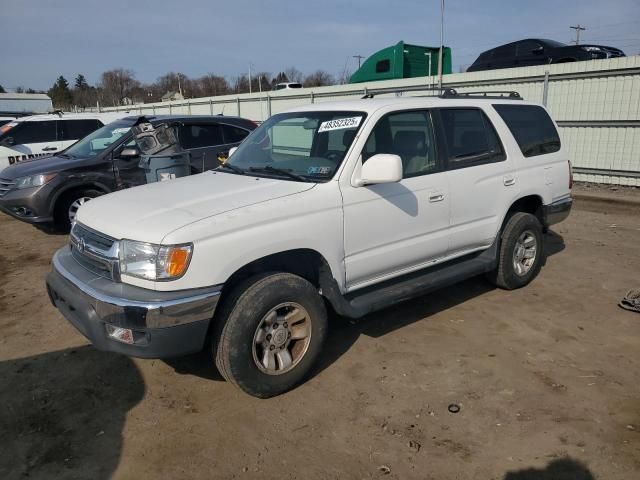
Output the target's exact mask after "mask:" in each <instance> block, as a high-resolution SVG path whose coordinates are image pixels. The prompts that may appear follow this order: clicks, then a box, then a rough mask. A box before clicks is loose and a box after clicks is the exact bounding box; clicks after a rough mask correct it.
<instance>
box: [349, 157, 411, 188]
mask: <svg viewBox="0 0 640 480" xmlns="http://www.w3.org/2000/svg"><path fill="white" fill-rule="evenodd" d="M400 180H402V159H401V158H400V157H399V156H398V155H392V154H389V153H379V154H377V155H374V156H373V157H371V158H369V160H367V161H366V162H365V163H364V165H362V171H361V173H360V181H359V182H358V184H359V185H358V186H364V185H377V184H378V183H395V182H399V181H400Z"/></svg>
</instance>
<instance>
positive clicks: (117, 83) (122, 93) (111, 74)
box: [100, 68, 140, 106]
mask: <svg viewBox="0 0 640 480" xmlns="http://www.w3.org/2000/svg"><path fill="white" fill-rule="evenodd" d="M100 87H101V88H102V96H103V101H104V102H106V103H108V104H111V105H113V106H117V105H125V104H126V103H127V99H129V100H130V101H131V100H132V99H131V93H132V91H133V89H134V88H137V87H140V83H139V82H138V81H137V80H136V79H135V74H134V73H133V71H132V70H125V69H123V68H116V69H114V70H109V71H107V72H104V73H103V74H102V79H101V81H100Z"/></svg>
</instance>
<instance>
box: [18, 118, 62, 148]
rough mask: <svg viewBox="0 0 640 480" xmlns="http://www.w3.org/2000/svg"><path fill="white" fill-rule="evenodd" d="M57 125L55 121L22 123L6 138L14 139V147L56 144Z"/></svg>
mask: <svg viewBox="0 0 640 480" xmlns="http://www.w3.org/2000/svg"><path fill="white" fill-rule="evenodd" d="M56 123H57V122H56V121H55V120H47V121H44V122H20V123H19V124H18V125H16V126H15V127H13V128H12V129H11V130H10V133H9V134H8V135H6V136H7V137H12V138H13V142H14V145H28V144H30V143H44V142H55V141H56V140H57V135H56Z"/></svg>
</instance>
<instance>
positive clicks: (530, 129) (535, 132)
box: [493, 104, 560, 157]
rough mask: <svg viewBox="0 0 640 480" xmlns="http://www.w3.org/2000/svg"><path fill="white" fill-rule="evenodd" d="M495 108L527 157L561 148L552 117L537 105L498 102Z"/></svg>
mask: <svg viewBox="0 0 640 480" xmlns="http://www.w3.org/2000/svg"><path fill="white" fill-rule="evenodd" d="M493 108H495V109H496V111H497V112H498V114H499V115H500V116H501V117H502V120H504V123H506V124H507V127H509V130H510V131H511V133H512V134H513V137H514V138H515V139H516V142H518V146H519V147H520V150H521V151H522V154H523V155H524V156H525V157H535V156H536V155H544V154H547V153H553V152H557V151H558V150H560V136H559V135H558V131H557V130H556V127H555V125H554V124H553V121H552V120H551V117H549V114H548V113H547V112H546V111H545V109H544V108H542V107H538V106H536V105H506V104H497V105H494V106H493Z"/></svg>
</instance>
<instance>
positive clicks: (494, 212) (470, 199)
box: [436, 107, 519, 255]
mask: <svg viewBox="0 0 640 480" xmlns="http://www.w3.org/2000/svg"><path fill="white" fill-rule="evenodd" d="M436 113H437V119H438V124H439V127H440V135H441V136H442V137H443V139H444V141H443V142H442V143H443V144H444V148H445V156H446V166H447V179H448V184H449V190H450V195H449V197H450V209H451V228H450V237H449V254H450V255H458V254H461V253H464V252H469V251H472V250H477V249H480V248H482V247H487V246H489V245H491V243H492V242H493V240H494V239H495V235H496V232H497V231H498V229H499V226H500V224H501V222H502V216H503V214H504V211H505V205H510V204H511V199H512V198H513V196H514V195H515V194H516V193H517V191H516V190H517V189H518V188H519V186H518V184H517V179H516V176H515V169H514V162H513V159H511V158H509V157H508V156H507V154H506V151H505V148H504V146H503V145H502V142H501V141H500V139H499V137H498V134H497V133H496V129H495V128H494V126H493V124H492V122H491V120H490V119H489V117H488V116H487V114H486V113H485V112H484V111H483V110H482V109H480V108H475V107H459V108H458V107H456V108H442V109H438V110H437V112H436ZM492 114H493V115H495V112H493V113H492Z"/></svg>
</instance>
